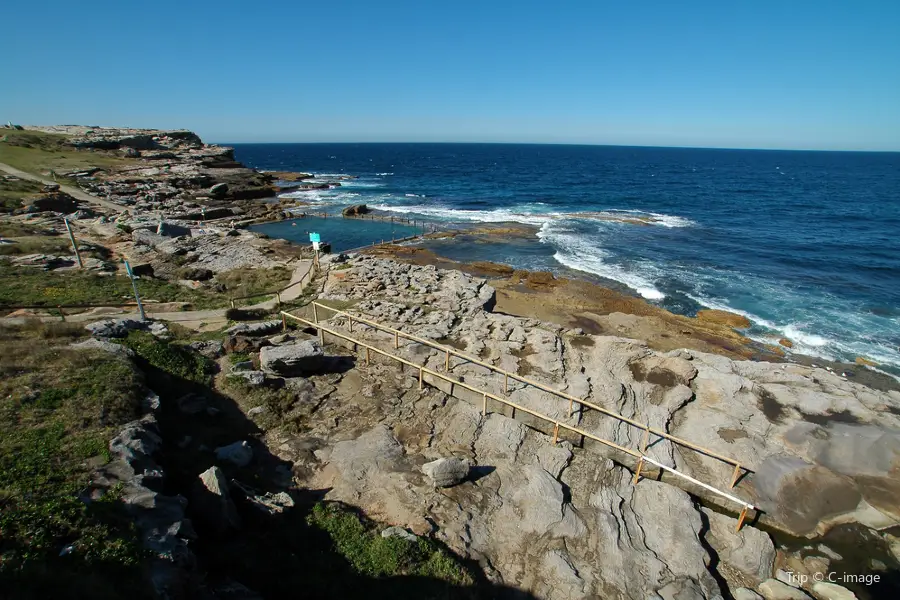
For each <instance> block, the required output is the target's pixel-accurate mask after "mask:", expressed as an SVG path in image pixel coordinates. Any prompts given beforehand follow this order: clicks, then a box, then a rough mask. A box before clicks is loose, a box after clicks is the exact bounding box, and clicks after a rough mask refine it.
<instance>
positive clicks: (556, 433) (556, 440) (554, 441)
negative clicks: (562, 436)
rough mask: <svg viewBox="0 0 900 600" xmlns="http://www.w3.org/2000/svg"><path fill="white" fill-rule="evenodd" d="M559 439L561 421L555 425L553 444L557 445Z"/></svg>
mask: <svg viewBox="0 0 900 600" xmlns="http://www.w3.org/2000/svg"><path fill="white" fill-rule="evenodd" d="M558 441H559V423H556V424H555V425H554V426H553V445H554V446H555V445H556V442H558Z"/></svg>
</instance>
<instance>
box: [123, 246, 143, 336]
mask: <svg viewBox="0 0 900 600" xmlns="http://www.w3.org/2000/svg"><path fill="white" fill-rule="evenodd" d="M125 271H126V272H127V273H128V276H129V277H130V278H131V289H133V290H134V300H135V302H137V305H138V311H139V312H140V313H141V321H146V320H147V315H146V314H144V305H143V304H141V295H140V294H138V289H137V282H136V281H135V280H134V272H133V271H132V270H131V265H129V264H128V261H127V260H126V261H125Z"/></svg>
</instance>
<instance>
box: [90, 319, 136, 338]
mask: <svg viewBox="0 0 900 600" xmlns="http://www.w3.org/2000/svg"><path fill="white" fill-rule="evenodd" d="M146 327H147V323H146V322H144V321H138V320H136V319H104V320H102V321H95V322H94V323H89V324H88V325H85V326H84V328H85V329H87V330H88V331H90V332H91V335H93V336H94V337H96V338H123V337H125V336H127V335H128V332H129V331H132V330H136V329H145V328H146Z"/></svg>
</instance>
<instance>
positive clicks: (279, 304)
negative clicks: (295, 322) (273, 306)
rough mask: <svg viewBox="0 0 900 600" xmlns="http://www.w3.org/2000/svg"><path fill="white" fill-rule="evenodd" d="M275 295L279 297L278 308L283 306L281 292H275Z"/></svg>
mask: <svg viewBox="0 0 900 600" xmlns="http://www.w3.org/2000/svg"><path fill="white" fill-rule="evenodd" d="M275 297H276V298H278V308H281V292H275Z"/></svg>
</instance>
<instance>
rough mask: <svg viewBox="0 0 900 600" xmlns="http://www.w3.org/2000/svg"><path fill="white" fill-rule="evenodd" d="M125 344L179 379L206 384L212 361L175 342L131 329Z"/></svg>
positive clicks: (158, 367) (208, 380)
mask: <svg viewBox="0 0 900 600" xmlns="http://www.w3.org/2000/svg"><path fill="white" fill-rule="evenodd" d="M125 345H126V346H128V347H129V348H131V349H132V350H134V352H135V353H136V354H137V355H138V356H139V357H141V358H142V359H144V360H145V361H147V363H149V364H150V365H151V366H153V367H155V368H157V369H159V370H161V371H164V372H166V373H168V374H169V375H172V376H174V377H177V378H179V379H184V380H187V381H192V382H194V383H199V384H204V385H205V384H208V383H209V382H210V374H211V373H212V371H213V363H212V361H211V360H209V359H208V358H206V357H205V356H203V355H201V354H198V353H197V352H194V351H193V350H191V349H190V348H188V347H186V346H183V345H181V344H179V343H176V342H170V341H166V340H160V339H158V338H156V337H154V336H153V335H152V334H150V333H147V332H146V331H131V332H129V334H128V337H127V338H125Z"/></svg>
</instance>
